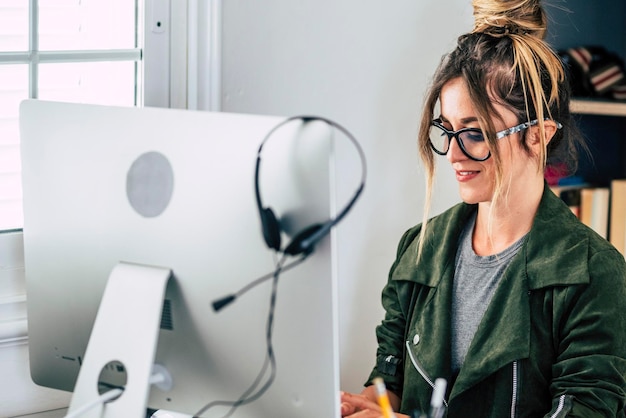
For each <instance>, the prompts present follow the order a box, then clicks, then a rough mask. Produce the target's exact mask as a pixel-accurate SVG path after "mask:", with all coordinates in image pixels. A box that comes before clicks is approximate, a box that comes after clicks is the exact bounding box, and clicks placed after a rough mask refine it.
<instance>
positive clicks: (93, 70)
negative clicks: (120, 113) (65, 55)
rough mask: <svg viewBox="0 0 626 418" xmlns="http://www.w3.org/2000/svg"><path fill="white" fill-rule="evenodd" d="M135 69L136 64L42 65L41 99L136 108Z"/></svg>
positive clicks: (85, 63)
mask: <svg viewBox="0 0 626 418" xmlns="http://www.w3.org/2000/svg"><path fill="white" fill-rule="evenodd" d="M135 67H136V64H135V63H134V62H132V61H131V62H127V61H115V62H82V63H55V64H41V65H40V66H39V98H40V99H43V100H54V101H63V102H74V103H93V104H103V105H111V106H134V105H135V80H136V78H135V73H136V71H135Z"/></svg>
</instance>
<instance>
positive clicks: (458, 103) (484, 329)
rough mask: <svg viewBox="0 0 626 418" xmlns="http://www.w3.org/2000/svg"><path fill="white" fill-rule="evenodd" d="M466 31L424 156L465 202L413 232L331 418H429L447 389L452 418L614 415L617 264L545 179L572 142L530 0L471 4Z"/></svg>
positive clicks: (424, 139) (620, 341)
mask: <svg viewBox="0 0 626 418" xmlns="http://www.w3.org/2000/svg"><path fill="white" fill-rule="evenodd" d="M473 5H474V16H475V28H474V30H473V32H472V33H470V34H466V35H463V36H461V37H460V38H459V40H458V45H457V48H456V49H455V50H454V51H453V52H452V53H451V54H449V55H448V56H447V57H446V58H445V59H444V61H443V62H442V64H441V65H440V67H439V69H438V71H437V73H436V75H435V77H434V80H433V85H432V87H431V89H430V91H429V93H428V95H427V98H426V102H425V107H424V113H423V115H422V123H421V127H420V132H419V149H420V155H421V157H422V160H423V161H424V163H425V167H426V172H427V190H428V193H427V199H426V208H428V204H429V201H430V195H431V192H432V190H433V173H434V164H435V160H434V158H435V156H434V155H433V154H434V153H436V154H440V155H445V156H446V158H447V160H448V161H449V163H450V164H451V165H452V169H453V170H454V171H455V173H456V179H457V181H458V185H459V190H460V195H461V198H462V200H463V203H461V204H459V205H457V206H455V207H453V208H451V209H449V210H448V211H446V212H444V213H443V214H441V215H439V216H436V217H434V218H432V219H428V210H427V209H426V210H425V213H426V215H425V216H424V220H423V222H422V224H420V225H418V226H416V227H414V228H412V229H410V230H408V231H407V232H406V233H405V235H404V236H403V237H402V240H401V241H400V244H399V247H398V253H397V259H396V261H395V262H394V264H393V265H392V268H391V271H390V274H389V281H388V283H387V285H386V287H385V289H384V290H383V294H382V300H383V306H384V308H385V310H386V314H385V318H384V320H383V321H382V323H381V325H379V326H378V327H377V337H378V342H379V345H378V350H377V361H376V365H375V367H374V369H373V371H372V373H371V375H370V377H369V379H368V383H367V385H368V386H366V388H365V389H364V390H363V392H362V393H361V394H358V395H357V394H349V393H343V394H342V416H344V417H345V416H350V417H354V418H357V417H380V416H381V415H382V412H381V410H380V408H379V406H378V404H377V402H376V399H377V397H376V389H375V387H374V386H372V385H371V383H372V379H374V378H375V377H382V378H383V380H384V382H385V385H386V388H387V390H388V393H389V397H390V400H391V404H392V406H393V409H394V410H395V411H397V412H398V413H397V414H396V416H398V417H405V416H407V415H408V414H416V411H422V412H428V409H429V405H430V401H431V396H432V391H433V390H432V389H433V382H434V381H435V379H436V378H443V379H445V380H446V381H447V391H446V393H445V396H444V403H445V406H446V411H447V412H446V413H447V416H448V417H451V418H454V417H493V418H502V417H507V416H512V417H544V416H545V417H565V416H568V417H595V416H598V417H600V416H601V417H615V416H619V417H623V416H624V411H623V408H624V398H625V390H626V380H625V376H626V309H625V307H626V266H625V263H624V257H623V256H622V255H621V254H620V253H619V252H618V251H617V250H615V249H614V248H613V247H612V246H611V245H610V244H609V243H608V242H607V241H606V240H604V239H602V238H601V237H599V236H598V235H597V234H595V233H594V232H593V231H592V230H591V229H589V228H587V227H586V226H584V225H583V224H582V223H580V222H579V221H578V219H576V217H575V216H574V215H573V214H572V213H571V211H570V210H569V209H568V208H567V206H566V205H565V204H564V203H563V202H561V200H560V199H559V198H558V197H556V196H555V195H554V194H553V193H552V192H551V191H550V189H549V188H548V187H547V185H546V183H545V181H544V170H545V168H546V166H547V165H548V164H551V163H552V162H559V161H560V162H570V163H571V162H572V161H574V157H575V151H576V146H577V141H579V138H580V136H579V135H577V131H576V129H575V127H574V126H573V124H572V120H571V115H570V112H569V88H568V84H567V80H566V78H565V74H564V71H563V67H562V65H561V63H560V61H559V59H558V57H557V56H556V55H555V54H554V52H553V51H552V50H551V49H550V48H549V47H548V45H547V44H546V43H545V42H544V41H543V36H544V33H545V29H546V18H545V15H544V12H543V10H542V8H541V5H540V2H539V0H508V1H507V0H499V1H496V0H474V2H473Z"/></svg>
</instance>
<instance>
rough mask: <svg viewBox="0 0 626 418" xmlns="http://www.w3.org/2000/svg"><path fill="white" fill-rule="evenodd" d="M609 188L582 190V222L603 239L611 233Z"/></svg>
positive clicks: (587, 188) (586, 188)
mask: <svg viewBox="0 0 626 418" xmlns="http://www.w3.org/2000/svg"><path fill="white" fill-rule="evenodd" d="M609 197H610V190H609V188H608V187H585V188H583V189H581V190H580V220H581V222H582V223H584V224H585V225H587V226H589V227H591V229H593V230H594V231H596V232H597V233H598V234H599V235H600V236H602V237H603V238H608V233H609Z"/></svg>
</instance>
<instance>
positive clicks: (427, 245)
mask: <svg viewBox="0 0 626 418" xmlns="http://www.w3.org/2000/svg"><path fill="white" fill-rule="evenodd" d="M477 207H478V205H468V204H465V203H459V204H458V205H456V206H454V207H452V208H451V209H449V210H447V211H446V212H444V213H442V214H441V215H438V216H436V217H434V218H432V219H431V220H430V221H429V222H428V226H427V230H426V237H425V242H424V248H423V251H422V258H421V261H420V268H419V269H418V268H415V266H416V260H417V247H418V240H417V239H415V240H413V242H411V244H410V245H409V246H408V248H407V250H406V251H405V252H404V253H403V254H402V255H401V257H400V259H399V261H398V263H397V265H396V268H395V269H394V272H393V274H392V280H409V281H413V282H416V283H419V284H422V285H425V286H429V287H437V285H438V284H439V282H440V280H441V279H442V278H443V277H444V272H446V271H449V270H448V269H449V268H450V267H451V266H454V259H455V255H456V251H457V247H458V237H459V236H460V234H461V231H462V229H463V228H464V227H465V224H466V223H467V222H468V220H469V218H470V216H471V215H472V214H473V213H474V212H475V211H476V210H477ZM588 241H589V239H588V237H587V233H586V232H585V230H584V226H582V225H581V224H580V222H579V221H578V220H577V219H576V217H575V216H574V214H573V213H572V212H571V210H570V209H569V208H568V207H567V206H566V205H565V203H564V202H563V201H562V200H561V199H560V198H559V197H557V196H556V195H555V194H554V193H553V192H552V191H551V190H550V188H549V187H548V186H547V184H545V185H544V191H543V195H542V198H541V201H540V203H539V208H538V209H537V214H536V216H535V219H534V221H533V226H532V228H531V230H530V232H529V233H528V237H527V239H526V242H525V243H524V246H523V248H522V250H521V251H520V252H521V253H523V254H524V257H525V266H524V270H525V272H526V274H527V275H528V286H529V289H530V290H536V289H540V288H544V287H548V286H554V285H568V284H580V283H587V282H588V281H589V272H588V266H587V262H586V260H587V255H588V247H589V242H588ZM573 260H575V262H572V261H573ZM424 271H428V272H429V274H423V272H424Z"/></svg>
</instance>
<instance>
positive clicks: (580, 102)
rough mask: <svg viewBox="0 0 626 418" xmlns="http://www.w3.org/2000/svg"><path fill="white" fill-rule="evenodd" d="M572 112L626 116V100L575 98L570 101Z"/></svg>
mask: <svg viewBox="0 0 626 418" xmlns="http://www.w3.org/2000/svg"><path fill="white" fill-rule="evenodd" d="M570 107H571V111H572V113H581V114H587V115H605V116H626V102H613V101H608V100H594V99H574V100H572V101H571V102H570Z"/></svg>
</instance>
